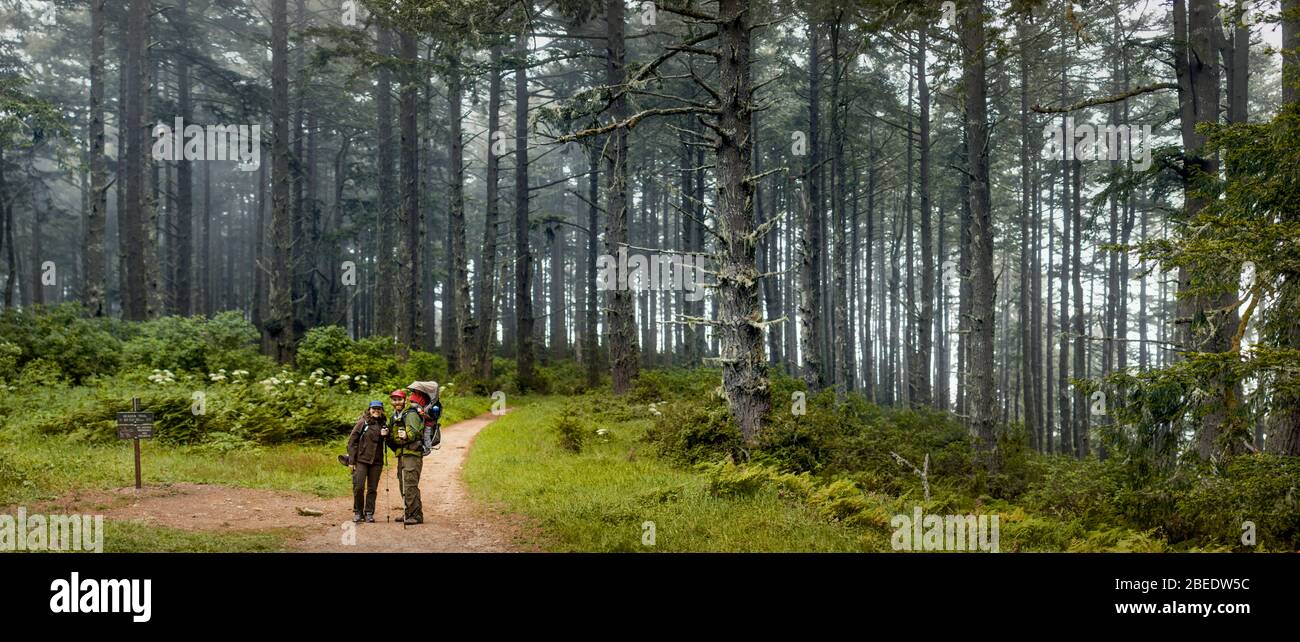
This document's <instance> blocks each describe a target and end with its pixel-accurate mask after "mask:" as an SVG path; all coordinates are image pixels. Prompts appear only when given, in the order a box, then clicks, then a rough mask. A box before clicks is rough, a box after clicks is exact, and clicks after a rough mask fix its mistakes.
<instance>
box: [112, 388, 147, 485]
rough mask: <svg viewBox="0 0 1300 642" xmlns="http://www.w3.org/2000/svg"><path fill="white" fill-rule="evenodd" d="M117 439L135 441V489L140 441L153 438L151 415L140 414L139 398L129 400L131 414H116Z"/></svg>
mask: <svg viewBox="0 0 1300 642" xmlns="http://www.w3.org/2000/svg"><path fill="white" fill-rule="evenodd" d="M117 438H118V439H131V440H134V441H135V487H136V488H137V489H139V488H143V486H142V484H141V483H140V440H141V439H152V438H153V413H152V412H140V398H139V397H133V398H132V399H131V412H119V413H117Z"/></svg>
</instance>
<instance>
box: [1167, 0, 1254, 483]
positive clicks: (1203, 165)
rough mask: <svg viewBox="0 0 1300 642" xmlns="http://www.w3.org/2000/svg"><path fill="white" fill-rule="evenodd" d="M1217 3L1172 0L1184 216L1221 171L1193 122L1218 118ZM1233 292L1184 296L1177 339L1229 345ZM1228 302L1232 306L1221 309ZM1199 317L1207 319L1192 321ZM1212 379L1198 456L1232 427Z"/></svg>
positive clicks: (1212, 348) (1229, 397)
mask: <svg viewBox="0 0 1300 642" xmlns="http://www.w3.org/2000/svg"><path fill="white" fill-rule="evenodd" d="M1216 8H1217V5H1215V4H1214V3H1213V2H1210V0H1188V10H1183V9H1182V3H1181V1H1175V2H1174V32H1175V33H1174V41H1175V43H1185V48H1184V47H1181V46H1180V47H1178V48H1177V49H1176V50H1175V56H1176V59H1175V63H1176V64H1175V71H1176V74H1177V76H1178V84H1179V92H1178V94H1179V115H1180V118H1181V120H1182V139H1183V148H1184V154H1185V160H1184V166H1185V168H1186V175H1187V177H1188V178H1187V180H1186V182H1185V183H1184V208H1185V213H1184V214H1185V216H1186V217H1187V218H1188V219H1190V218H1191V217H1193V216H1195V215H1196V214H1197V213H1198V212H1200V211H1201V210H1202V209H1204V208H1205V207H1206V206H1207V205H1208V204H1209V200H1208V198H1206V197H1205V196H1204V195H1202V194H1200V193H1199V192H1198V189H1199V188H1200V187H1201V182H1202V181H1204V180H1207V179H1209V178H1213V177H1216V176H1217V175H1218V171H1219V167H1218V159H1217V157H1216V156H1214V155H1212V154H1205V153H1204V146H1205V135H1204V134H1202V133H1201V132H1198V131H1196V124H1197V123H1201V122H1217V121H1218V113H1219V66H1218V62H1217V57H1216V56H1215V55H1214V51H1215V42H1216V37H1215V34H1216V33H1217V34H1219V37H1222V34H1221V32H1219V29H1220V27H1219V24H1218V21H1217V18H1216V15H1217V11H1216ZM1184 18H1185V20H1186V22H1184ZM1180 32H1181V33H1180ZM1180 36H1182V37H1180ZM1207 269H1208V268H1207ZM1219 269H1222V270H1224V271H1225V274H1224V275H1223V276H1224V277H1225V280H1224V281H1223V282H1228V280H1231V282H1233V283H1235V282H1236V280H1237V279H1236V278H1234V277H1231V276H1230V275H1229V274H1227V272H1237V271H1238V268H1236V267H1227V266H1225V267H1223V268H1219ZM1194 272H1195V270H1194V269H1189V268H1188V267H1182V268H1180V269H1179V274H1178V282H1179V289H1180V290H1184V289H1187V288H1190V287H1192V286H1193V283H1192V276H1193V273H1194ZM1236 294H1237V293H1236V291H1235V288H1232V290H1231V291H1225V292H1222V293H1220V294H1217V295H1202V296H1195V297H1185V298H1183V299H1182V300H1181V303H1182V306H1181V307H1182V310H1180V312H1179V315H1178V316H1179V317H1180V321H1181V322H1183V323H1184V325H1185V326H1186V329H1185V330H1184V331H1183V341H1182V342H1181V343H1183V345H1184V347H1185V348H1186V349H1188V350H1193V351H1198V352H1211V353H1213V352H1224V351H1226V350H1227V348H1228V346H1229V344H1230V343H1231V337H1232V333H1233V332H1234V331H1235V329H1236V326H1237V312H1236V308H1235V306H1232V303H1233V302H1234V301H1236ZM1229 308H1231V311H1229V312H1226V313H1224V312H1222V311H1223V310H1228V309H1229ZM1200 318H1204V319H1205V321H1204V322H1194V321H1193V320H1194V319H1200ZM1215 385H1216V386H1217V387H1218V388H1220V390H1218V391H1217V392H1218V394H1216V395H1214V397H1215V398H1212V399H1209V400H1207V401H1205V402H1203V405H1202V409H1201V411H1200V413H1198V414H1199V415H1200V417H1201V419H1200V425H1199V427H1198V430H1197V452H1198V454H1199V455H1200V456H1201V458H1202V459H1210V458H1211V457H1213V456H1214V455H1215V453H1216V452H1218V450H1219V446H1218V442H1219V441H1220V435H1221V433H1223V432H1224V431H1225V430H1226V429H1229V428H1230V426H1229V422H1231V421H1232V417H1230V416H1229V415H1230V409H1231V408H1232V407H1233V406H1235V405H1236V404H1235V397H1236V396H1237V392H1236V390H1235V389H1236V388H1237V387H1238V386H1237V385H1236V384H1234V383H1230V382H1228V380H1227V378H1226V376H1225V375H1220V376H1219V377H1217V378H1216V379H1215ZM1238 449H1239V446H1237V440H1235V439H1230V440H1228V451H1229V452H1233V451H1236V450H1238Z"/></svg>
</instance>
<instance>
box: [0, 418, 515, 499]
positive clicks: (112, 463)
mask: <svg viewBox="0 0 1300 642" xmlns="http://www.w3.org/2000/svg"><path fill="white" fill-rule="evenodd" d="M490 403H491V401H490V400H488V399H485V398H481V397H466V398H454V399H448V400H447V401H446V408H445V411H444V415H443V420H442V425H443V426H447V425H450V424H452V423H455V422H457V421H461V420H463V419H467V418H469V417H474V416H477V415H479V414H481V413H483V412H485V411H486V410H487V409H488V407H489V405H490ZM345 449H346V439H345V438H343V437H339V438H337V439H335V440H332V441H330V442H326V443H315V444H282V445H274V446H260V447H256V448H240V449H236V450H230V451H226V452H222V451H219V450H214V449H211V448H206V447H204V446H167V445H165V444H162V443H159V442H156V441H152V440H147V439H146V440H142V441H141V442H140V459H141V469H142V473H141V474H142V477H143V480H144V483H146V484H162V483H175V482H189V483H196V484H221V485H226V486H238V487H243V488H263V489H271V490H283V491H295V492H302V493H309V494H312V495H316V496H318V497H341V496H345V495H347V494H348V493H350V492H351V488H350V486H349V483H348V480H347V476H346V475H340V474H339V464H338V462H337V461H336V460H335V457H336V456H337V455H338V454H340V453H342V452H344V451H345ZM134 475H135V465H134V454H133V450H132V448H131V442H129V441H125V440H124V441H120V442H115V443H109V444H88V443H83V442H80V441H78V440H76V439H74V438H69V437H66V436H63V435H50V436H39V435H31V434H24V433H19V432H16V431H14V430H0V505H11V504H23V503H30V502H37V501H44V500H51V499H55V498H57V497H58V496H60V495H62V494H64V493H67V492H69V491H72V490H77V489H109V488H120V487H123V486H129V485H131V484H132V483H134Z"/></svg>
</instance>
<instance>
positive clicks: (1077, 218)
mask: <svg viewBox="0 0 1300 642" xmlns="http://www.w3.org/2000/svg"><path fill="white" fill-rule="evenodd" d="M1070 179H1071V181H1072V184H1071V185H1072V187H1071V190H1072V194H1073V196H1072V197H1071V198H1072V199H1073V201H1074V204H1073V206H1072V207H1071V208H1070V210H1071V211H1072V212H1073V213H1074V236H1073V237H1072V239H1071V240H1072V241H1073V244H1072V246H1071V251H1072V254H1073V258H1072V260H1073V262H1074V269H1073V270H1071V273H1070V276H1071V277H1072V278H1073V279H1074V285H1073V287H1072V294H1073V295H1074V315H1073V317H1072V319H1071V322H1072V324H1071V331H1072V332H1073V334H1074V353H1073V354H1072V356H1073V358H1074V378H1075V379H1078V380H1080V381H1086V380H1087V379H1088V371H1087V363H1088V360H1087V358H1086V356H1085V355H1086V354H1087V353H1086V352H1085V350H1086V346H1087V341H1088V338H1087V330H1086V327H1085V324H1084V321H1085V317H1084V313H1083V284H1082V281H1081V279H1082V278H1083V200H1082V191H1083V163H1082V162H1080V161H1079V159H1077V158H1076V159H1075V160H1074V169H1073V171H1071V172H1070ZM1073 392H1074V395H1073V396H1074V422H1073V426H1074V430H1073V433H1074V454H1075V455H1076V456H1079V457H1083V456H1085V455H1087V454H1088V413H1089V409H1088V404H1087V402H1086V399H1085V398H1084V394H1083V388H1080V387H1078V386H1074V390H1073Z"/></svg>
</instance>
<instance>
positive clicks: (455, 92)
mask: <svg viewBox="0 0 1300 642" xmlns="http://www.w3.org/2000/svg"><path fill="white" fill-rule="evenodd" d="M448 63H449V64H448V67H449V71H448V75H447V108H448V114H447V124H448V126H449V127H450V129H451V150H450V151H449V154H450V158H449V159H448V161H447V163H448V164H449V165H450V167H449V168H448V169H449V170H450V172H451V194H450V195H449V198H450V201H451V203H450V209H449V210H448V213H447V214H448V218H449V219H450V220H449V221H448V223H449V225H450V228H451V252H450V253H449V255H450V257H451V258H450V264H449V265H448V266H447V267H448V269H447V271H448V274H450V275H451V278H450V279H449V280H450V282H451V291H452V301H453V305H452V308H451V310H452V314H453V317H452V318H453V322H452V332H453V333H454V335H455V336H453V337H451V338H450V340H449V341H447V343H448V345H449V346H450V350H449V351H448V354H451V355H454V359H449V360H448V362H447V364H448V365H447V367H448V369H449V370H450V371H464V372H470V371H471V370H472V368H471V364H470V351H469V344H468V339H469V336H470V335H469V333H470V332H472V330H473V328H472V326H471V325H470V316H469V274H468V273H467V272H468V269H467V267H466V258H465V257H466V255H465V159H464V144H463V142H462V140H461V136H462V134H461V107H460V103H461V94H462V93H463V91H462V89H461V71H460V53H459V52H456V53H453V54H452V55H451V59H450V60H449V61H448ZM489 142H490V141H489Z"/></svg>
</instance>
